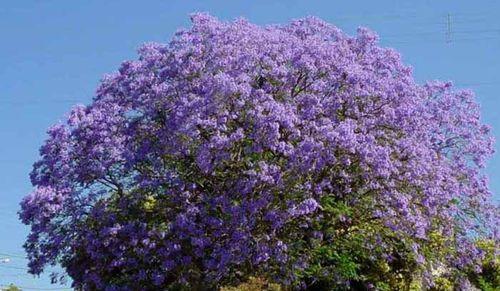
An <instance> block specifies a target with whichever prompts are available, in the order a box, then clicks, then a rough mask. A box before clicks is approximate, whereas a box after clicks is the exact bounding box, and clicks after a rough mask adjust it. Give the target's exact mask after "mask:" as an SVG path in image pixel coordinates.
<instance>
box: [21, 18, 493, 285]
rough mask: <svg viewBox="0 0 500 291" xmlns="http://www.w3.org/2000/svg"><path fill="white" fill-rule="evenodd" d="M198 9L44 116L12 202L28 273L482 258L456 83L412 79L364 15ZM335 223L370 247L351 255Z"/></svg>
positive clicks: (214, 279)
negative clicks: (231, 16)
mask: <svg viewBox="0 0 500 291" xmlns="http://www.w3.org/2000/svg"><path fill="white" fill-rule="evenodd" d="M192 22H193V25H192V28H190V29H189V30H182V31H179V32H178V33H176V35H175V37H174V38H173V40H172V41H171V42H170V44H168V45H163V44H147V45H144V46H143V47H142V48H141V49H140V50H139V55H140V57H139V59H138V60H136V61H127V62H124V63H123V64H122V66H121V67H120V69H119V72H117V73H116V74H113V75H110V76H107V77H105V78H104V79H103V81H102V83H101V85H100V86H99V88H98V90H97V93H96V97H95V98H94V101H93V102H92V104H90V105H89V106H79V107H75V108H74V109H73V110H72V111H71V113H70V114H69V116H68V120H67V122H66V123H64V124H60V125H56V126H54V127H52V128H51V129H50V130H49V138H48V140H47V141H46V143H45V144H44V145H43V146H42V148H41V151H40V154H41V159H40V160H39V161H38V162H37V163H36V164H35V166H34V170H33V172H32V174H31V179H32V183H33V185H34V186H35V191H34V192H33V193H32V194H30V195H28V196H27V197H26V198H25V199H24V200H23V201H22V211H21V213H20V216H21V218H22V220H23V222H24V223H26V224H29V225H31V227H32V231H31V234H30V236H29V238H28V240H27V242H26V245H25V247H26V250H27V252H28V256H29V259H30V262H31V263H30V268H31V271H32V272H33V273H35V274H38V273H40V272H42V271H43V269H44V266H46V265H50V264H56V263H60V264H61V265H62V266H63V267H64V268H65V270H66V271H67V273H68V274H69V276H70V277H71V278H72V279H73V281H74V285H75V286H79V287H83V288H84V289H92V290H94V289H98V290H104V289H105V290H138V289H137V288H139V289H140V288H145V289H155V288H158V289H161V288H180V287H182V286H185V287H189V288H192V289H195V288H198V287H200V286H205V287H207V286H211V287H216V286H220V285H224V284H228V285H233V284H238V283H240V282H242V281H245V280H246V279H247V278H248V277H249V276H263V277H266V278H268V279H269V280H271V281H274V282H279V283H281V284H284V285H293V286H297V287H298V288H306V287H307V286H310V285H311V284H315V282H317V281H318V280H319V279H320V278H334V280H336V281H335V282H336V283H335V284H351V283H353V282H349V279H350V278H351V279H352V278H357V279H356V280H358V281H363V282H364V283H363V284H365V286H372V285H373V284H372V283H371V282H370V281H369V279H367V277H359V276H357V277H356V276H355V275H356V274H355V272H358V273H359V272H361V271H362V270H361V269H362V268H363V267H362V266H360V263H361V261H360V260H364V261H363V264H364V265H365V266H370V264H373V266H374V265H375V264H378V263H377V262H389V263H388V264H389V265H388V267H389V268H392V269H391V270H392V272H403V271H404V270H403V267H401V266H400V265H401V264H399V265H398V264H392V265H391V263H390V262H395V261H397V260H401V259H402V258H404V259H405V260H406V262H409V263H408V264H409V265H411V266H407V267H408V268H410V267H411V268H413V269H412V270H419V272H420V274H421V275H422V277H423V278H424V279H423V281H424V282H425V284H428V285H432V284H434V280H433V274H434V273H435V269H436V266H438V265H439V266H441V265H443V266H444V267H443V268H445V269H446V268H454V269H457V270H462V269H466V268H473V267H474V266H476V265H478V262H479V260H480V259H481V258H482V253H481V250H480V249H479V248H477V247H476V244H475V239H476V238H477V237H481V238H489V239H493V240H494V241H495V242H498V233H497V232H498V228H497V227H496V225H497V223H498V220H497V219H498V210H497V208H496V206H494V205H491V202H489V201H490V192H489V191H488V187H487V181H486V177H485V176H484V175H483V173H482V170H481V168H482V167H483V166H484V162H485V159H486V158H487V157H488V156H489V155H490V154H491V153H492V151H493V147H492V143H493V140H492V138H491V136H490V133H489V131H490V130H489V128H488V127H487V126H485V125H482V124H481V122H480V116H479V108H478V105H477V104H476V103H475V102H474V98H473V94H472V93H471V92H470V91H462V90H454V89H453V87H452V85H451V84H450V83H442V82H430V83H427V84H425V85H418V84H416V83H415V81H414V80H413V78H412V74H411V69H410V68H409V67H407V66H405V65H403V64H402V63H401V60H400V56H399V54H398V53H397V52H395V51H394V50H392V49H387V48H381V47H379V46H377V36H376V35H375V34H374V33H372V32H370V31H369V30H367V29H359V30H358V34H357V36H356V37H350V36H347V35H345V34H344V33H342V32H341V31H340V30H339V29H338V28H336V27H335V26H332V25H330V24H328V23H325V22H323V21H321V20H319V19H316V18H306V19H302V20H296V21H293V22H291V23H290V24H288V25H284V26H267V27H260V26H256V25H253V24H251V23H248V22H247V21H245V20H236V21H234V22H231V23H226V22H220V21H218V20H216V19H215V18H213V17H211V16H208V15H206V14H195V15H193V16H192ZM360 237H361V238H362V239H357V238H360ZM339 242H342V245H340V244H339ZM349 243H355V246H356V249H358V250H364V252H365V253H366V254H368V255H367V257H363V258H362V255H361V254H360V255H359V256H357V257H355V258H354V259H352V258H351V259H352V261H353V263H354V265H352V264H350V263H349V262H350V261H349V262H347V263H346V260H347V259H346V258H345V257H344V254H346V253H350V254H352V253H353V252H351V251H349V252H348V251H345V252H343V251H342V250H343V248H345V247H346V246H347V245H349ZM331 246H338V247H339V248H337V249H333V250H332V249H331V248H330V247H331ZM431 247H432V249H430V248H431ZM325 254H326V255H325ZM328 256H330V257H331V260H329V261H325V260H326V259H325V258H329V257H328ZM356 260H358V261H356ZM319 263H320V264H321V266H324V268H323V269H321V270H320V271H319V272H318V271H317V270H316V269H315V268H314V266H315V264H319ZM329 264H330V265H329ZM384 264H387V263H384ZM328 266H330V267H328ZM398 266H399V267H398ZM351 267H352V268H351ZM398 268H399V269H398ZM405 268H406V267H405ZM350 270H352V272H351V271H350ZM341 271H342V272H341ZM353 272H354V273H353ZM346 274H347V275H346ZM349 274H350V275H349ZM176 286H177V287H176Z"/></svg>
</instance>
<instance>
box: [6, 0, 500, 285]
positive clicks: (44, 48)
mask: <svg viewBox="0 0 500 291" xmlns="http://www.w3.org/2000/svg"><path fill="white" fill-rule="evenodd" d="M195 11H206V12H209V13H211V14H213V15H215V16H217V17H219V18H221V19H224V20H231V19H234V18H236V17H239V16H243V17H245V18H247V19H249V20H250V21H252V22H254V23H258V24H271V23H284V22H288V21H289V20H291V19H294V18H300V17H304V16H308V15H314V16H318V17H320V18H323V19H324V20H326V21H328V22H331V23H334V24H335V25H337V26H338V27H340V28H341V29H343V30H344V31H346V32H348V33H349V34H353V33H354V31H355V30H356V28H357V27H358V26H367V27H369V28H372V29H373V30H375V31H377V32H378V33H379V35H380V38H381V40H380V43H381V45H382V46H389V47H394V48H395V49H397V50H398V51H399V52H401V54H402V55H403V59H404V62H405V63H407V64H410V65H411V66H413V68H414V75H415V78H416V79H417V80H418V81H419V82H423V81H425V80H430V79H442V80H452V81H454V82H455V84H457V85H458V86H460V87H468V88H471V89H473V90H474V91H475V92H476V94H477V98H478V101H479V102H480V103H481V105H482V112H483V120H484V122H486V123H488V124H490V125H492V126H493V132H494V134H495V136H496V137H497V139H500V138H499V137H500V115H499V114H497V111H498V110H499V109H500V97H499V96H497V91H498V88H499V87H500V76H499V75H498V72H499V71H500V58H499V57H498V51H499V49H500V1H494V0H491V1H486V0H476V1H467V0H461V1H457V0H455V1H433V0H422V1H401V0H399V1H396V0H394V1H385V0H378V1H370V0H365V1H355V0H351V1H293V0H292V1H272V0H266V1H260V0H256V1H228V0H227V1H152V0H151V1H97V0H93V1H91V0H89V1H62V0H61V1H56V0H53V1H28V0H26V1H2V3H1V4H0V185H1V186H0V259H1V258H2V257H5V255H8V256H9V257H10V258H11V262H10V263H7V264H2V263H0V286H1V285H5V284H8V283H11V282H12V283H15V284H18V285H20V286H24V287H36V288H54V287H57V286H51V285H50V280H49V279H48V277H47V276H42V277H40V278H33V277H31V276H28V275H26V274H25V270H24V269H25V268H26V260H25V259H23V250H22V247H21V246H22V244H23V241H24V239H25V237H26V235H27V232H28V230H27V228H26V227H24V226H22V225H21V224H20V223H19V222H18V221H17V216H16V214H15V213H16V211H17V210H18V205H19V201H20V200H21V199H22V197H23V196H24V195H25V194H26V193H28V192H29V191H30V190H31V185H30V183H29V179H28V173H29V172H30V169H31V165H32V164H33V162H34V161H35V160H36V159H37V155H38V148H39V147H40V145H41V144H42V142H43V140H44V139H45V137H46V136H45V131H46V129H47V128H48V127H49V126H50V125H51V124H53V123H56V122H57V121H59V120H61V119H62V118H64V116H65V114H66V112H68V110H69V109H70V107H71V106H72V105H73V104H76V103H84V104H86V103H89V102H90V100H91V98H92V96H93V93H94V90H95V88H96V86H97V83H98V81H99V79H100V78H101V77H102V76H103V75H104V74H105V73H109V72H113V71H114V70H116V69H117V68H118V66H119V64H120V63H121V62H122V61H123V60H126V59H134V58H136V53H135V51H136V48H137V47H138V46H139V45H140V44H141V43H144V42H148V41H157V42H168V41H169V39H170V38H171V36H172V34H173V32H174V31H175V30H176V29H177V28H179V27H188V26H189V17H188V14H189V13H191V12H195ZM448 17H449V20H450V21H448ZM449 24H451V27H450V28H451V29H450V28H449V27H448V26H449ZM450 32H451V34H450ZM496 148H497V150H498V149H499V145H497V147H496ZM499 170H500V155H499V154H496V155H495V156H494V157H493V159H491V161H490V163H489V164H488V167H487V172H488V174H489V176H490V181H491V189H492V190H493V192H494V193H500V179H499V178H500V172H499ZM495 196H496V197H497V200H498V197H499V195H498V194H495ZM59 287H60V286H59ZM25 290H30V289H29V288H25ZM47 290H50V289H47Z"/></svg>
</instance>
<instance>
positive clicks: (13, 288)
mask: <svg viewBox="0 0 500 291" xmlns="http://www.w3.org/2000/svg"><path fill="white" fill-rule="evenodd" d="M1 290H2V291H21V290H22V289H20V288H19V287H17V286H16V285H14V284H12V283H11V284H10V285H9V286H7V287H5V288H2V289H1Z"/></svg>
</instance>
